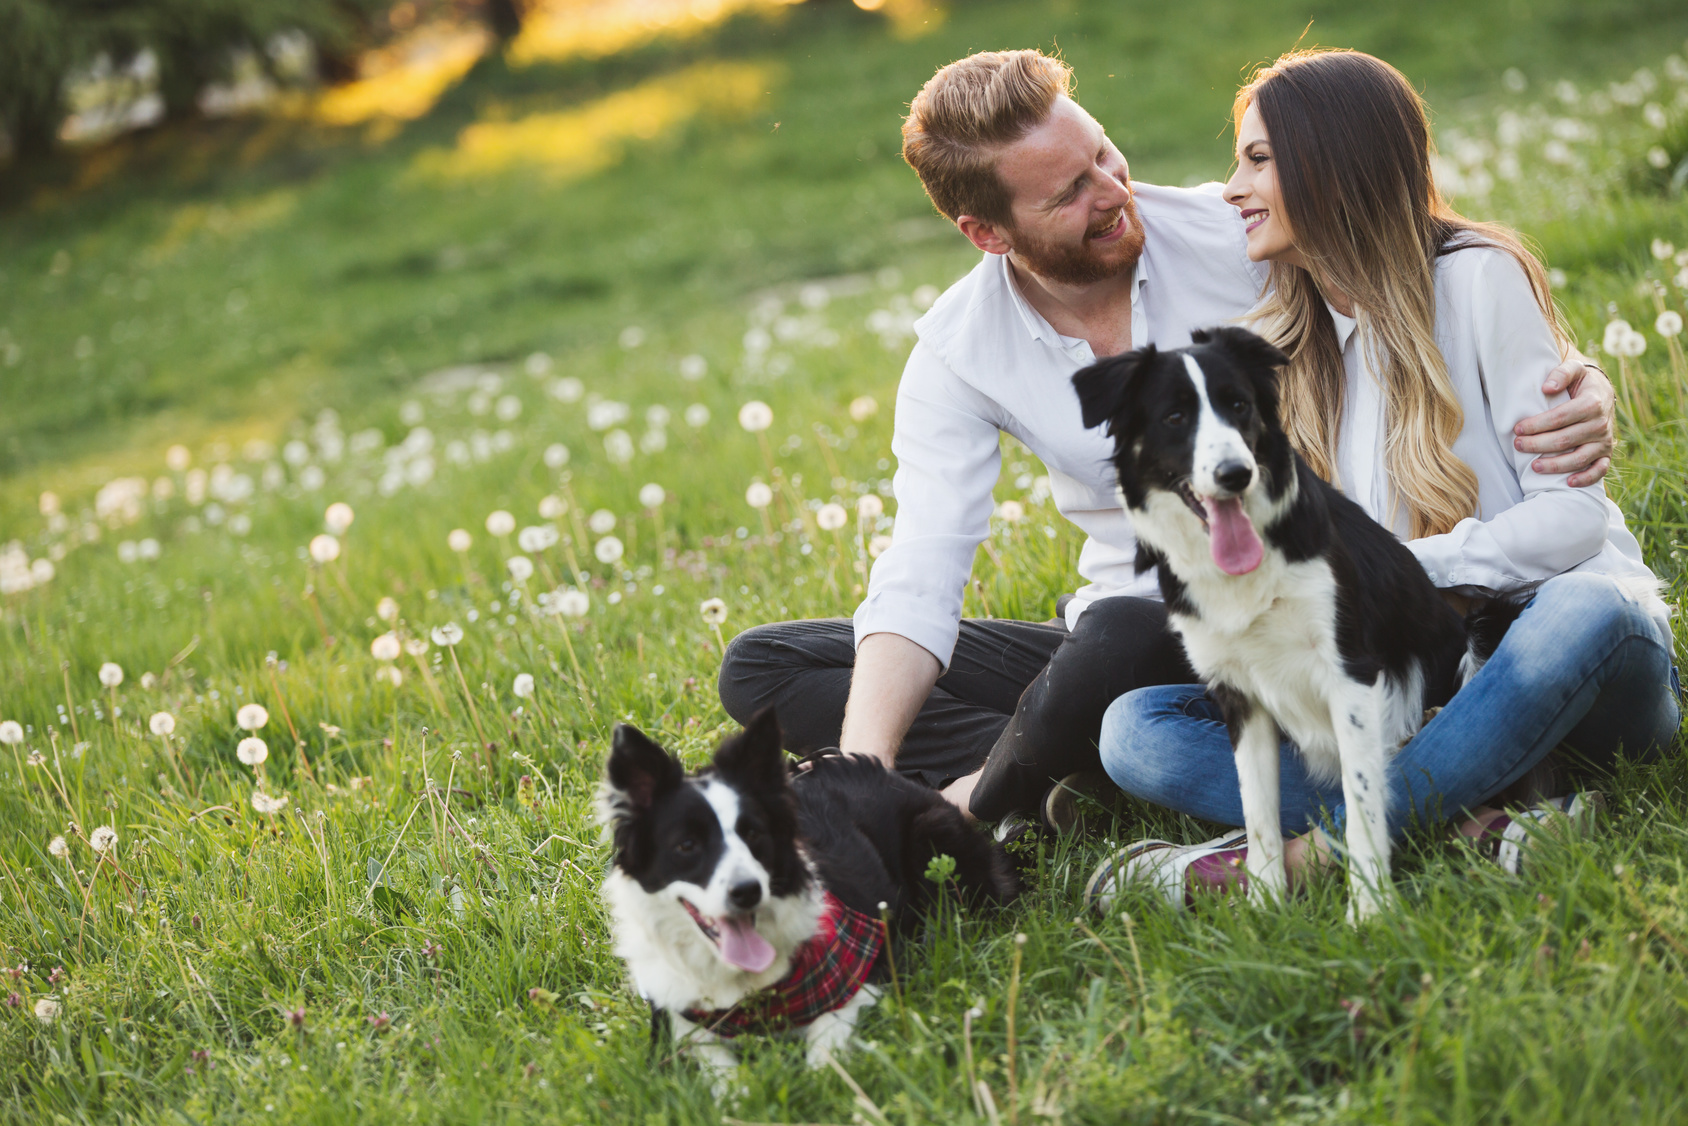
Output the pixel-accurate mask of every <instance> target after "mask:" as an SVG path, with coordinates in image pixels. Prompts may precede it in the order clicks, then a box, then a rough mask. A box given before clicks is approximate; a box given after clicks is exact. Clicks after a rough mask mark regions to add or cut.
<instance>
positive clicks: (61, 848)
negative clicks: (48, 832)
mask: <svg viewBox="0 0 1688 1126" xmlns="http://www.w3.org/2000/svg"><path fill="white" fill-rule="evenodd" d="M47 852H48V853H49V854H51V855H53V856H56V857H58V858H59V859H60V860H63V859H64V858H65V857H67V856H69V855H70V842H69V841H67V840H65V839H64V838H63V837H62V836H60V837H54V838H53V839H52V840H50V841H48V842H47Z"/></svg>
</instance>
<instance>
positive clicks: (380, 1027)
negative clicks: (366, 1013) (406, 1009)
mask: <svg viewBox="0 0 1688 1126" xmlns="http://www.w3.org/2000/svg"><path fill="white" fill-rule="evenodd" d="M363 1019H364V1022H365V1023H367V1024H368V1025H369V1030H370V1031H371V1032H385V1031H386V1029H387V1026H388V1025H390V1024H392V1023H393V1018H392V1017H391V1016H389V1015H387V1013H385V1012H381V1013H377V1014H376V1015H375V1016H372V1017H364V1018H363Z"/></svg>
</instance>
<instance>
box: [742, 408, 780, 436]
mask: <svg viewBox="0 0 1688 1126" xmlns="http://www.w3.org/2000/svg"><path fill="white" fill-rule="evenodd" d="M738 424H739V425H740V426H742V427H744V428H745V429H746V430H748V431H750V432H751V433H752V434H757V433H760V432H761V431H763V430H766V429H767V428H768V427H770V426H772V425H773V424H774V408H773V407H770V406H769V405H768V404H767V403H764V402H763V401H762V400H761V399H752V400H750V402H748V403H746V404H744V406H742V407H740V408H739V412H738Z"/></svg>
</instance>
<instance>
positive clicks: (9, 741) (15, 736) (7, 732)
mask: <svg viewBox="0 0 1688 1126" xmlns="http://www.w3.org/2000/svg"><path fill="white" fill-rule="evenodd" d="M21 742H23V724H21V723H19V722H18V721H17V720H15V719H8V720H5V721H3V722H0V743H4V744H6V745H7V746H8V747H15V746H17V745H18V744H19V743H21Z"/></svg>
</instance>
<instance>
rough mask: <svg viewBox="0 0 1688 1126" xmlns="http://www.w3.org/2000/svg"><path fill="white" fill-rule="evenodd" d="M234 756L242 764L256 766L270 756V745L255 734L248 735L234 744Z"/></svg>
mask: <svg viewBox="0 0 1688 1126" xmlns="http://www.w3.org/2000/svg"><path fill="white" fill-rule="evenodd" d="M234 757H235V758H237V759H239V760H240V761H241V765H243V766H257V765H259V764H260V763H262V762H263V761H264V760H265V759H267V758H269V757H270V745H269V744H268V743H266V742H264V741H263V740H262V739H260V738H258V737H257V736H256V735H248V736H247V737H246V738H244V739H242V740H241V741H240V742H239V743H236V744H235V748H234Z"/></svg>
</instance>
